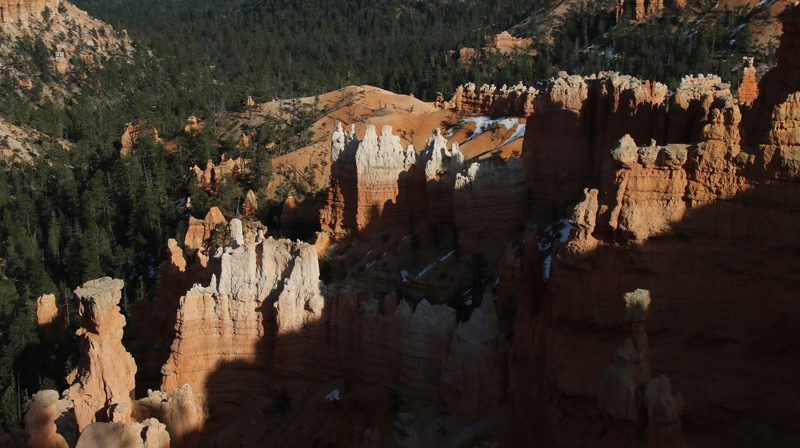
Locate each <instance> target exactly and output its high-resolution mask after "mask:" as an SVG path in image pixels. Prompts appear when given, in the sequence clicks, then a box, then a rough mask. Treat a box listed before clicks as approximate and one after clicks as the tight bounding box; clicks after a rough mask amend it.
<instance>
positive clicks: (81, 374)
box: [67, 277, 136, 432]
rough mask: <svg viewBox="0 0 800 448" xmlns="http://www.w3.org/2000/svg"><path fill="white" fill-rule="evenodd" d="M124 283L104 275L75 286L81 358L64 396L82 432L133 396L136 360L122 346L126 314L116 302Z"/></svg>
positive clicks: (104, 419)
mask: <svg viewBox="0 0 800 448" xmlns="http://www.w3.org/2000/svg"><path fill="white" fill-rule="evenodd" d="M123 285H124V283H123V282H122V280H112V279H111V278H108V277H106V278H102V279H98V280H92V281H90V282H87V283H85V284H84V285H83V286H82V287H80V288H78V289H76V290H75V295H76V296H77V297H78V299H79V300H80V311H79V313H80V315H81V329H80V330H78V334H79V335H80V337H81V341H80V349H81V359H80V361H79V362H78V366H77V367H76V368H75V370H73V371H72V373H70V374H69V376H68V377H67V382H68V383H69V384H70V385H71V386H70V388H69V391H68V395H67V398H68V399H70V400H72V402H73V403H74V406H75V417H76V419H77V422H78V430H79V431H81V432H82V431H83V430H84V429H85V428H86V427H87V426H88V425H89V424H91V423H93V422H95V421H108V418H109V417H108V415H109V410H110V409H111V408H112V407H113V406H115V405H117V404H120V403H125V402H129V401H131V400H132V398H133V389H134V387H135V378H134V377H135V375H136V364H135V363H134V361H133V357H132V356H131V355H130V353H128V352H127V351H126V350H125V347H123V346H122V328H123V327H124V326H125V317H124V316H123V315H122V314H120V308H119V306H118V305H117V304H118V303H119V300H120V299H121V298H122V287H123Z"/></svg>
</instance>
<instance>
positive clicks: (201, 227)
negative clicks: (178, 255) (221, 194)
mask: <svg viewBox="0 0 800 448" xmlns="http://www.w3.org/2000/svg"><path fill="white" fill-rule="evenodd" d="M220 223H222V224H227V223H228V221H227V220H226V219H225V217H224V216H222V212H220V211H219V209H218V208H217V207H211V210H209V211H208V213H207V214H206V217H205V219H203V220H200V219H195V218H194V217H189V229H188V230H186V236H185V237H184V239H183V250H184V252H186V255H189V256H191V255H194V254H195V253H196V252H197V251H202V252H206V250H205V246H206V242H207V241H208V240H209V239H210V238H211V236H212V235H213V233H214V229H215V228H216V226H217V224H220Z"/></svg>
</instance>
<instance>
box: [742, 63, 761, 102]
mask: <svg viewBox="0 0 800 448" xmlns="http://www.w3.org/2000/svg"><path fill="white" fill-rule="evenodd" d="M757 96H758V83H757V82H756V66H755V59H754V58H748V57H745V58H744V60H743V61H742V83H741V84H740V85H739V102H740V103H742V104H750V103H752V102H753V100H755V99H756V97H757Z"/></svg>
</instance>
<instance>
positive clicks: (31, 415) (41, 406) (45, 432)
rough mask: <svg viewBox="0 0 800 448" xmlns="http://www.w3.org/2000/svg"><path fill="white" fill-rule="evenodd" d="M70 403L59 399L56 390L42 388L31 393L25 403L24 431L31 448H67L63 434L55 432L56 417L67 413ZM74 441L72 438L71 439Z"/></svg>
mask: <svg viewBox="0 0 800 448" xmlns="http://www.w3.org/2000/svg"><path fill="white" fill-rule="evenodd" d="M70 404H71V403H69V402H68V401H67V400H59V397H58V392H56V391H54V390H43V391H40V392H38V393H35V394H33V396H32V397H31V399H30V400H29V401H28V402H27V403H26V404H25V432H26V433H27V434H28V446H29V447H32V448H39V447H41V448H67V447H68V446H69V445H68V444H67V441H66V439H65V438H64V436H62V435H61V434H59V433H58V432H57V430H58V426H57V425H56V419H58V418H60V417H61V415H62V414H63V413H67V412H69V411H68V408H69V407H70ZM73 442H74V440H73Z"/></svg>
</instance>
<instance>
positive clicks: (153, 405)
mask: <svg viewBox="0 0 800 448" xmlns="http://www.w3.org/2000/svg"><path fill="white" fill-rule="evenodd" d="M133 408H134V409H133V413H134V415H133V417H134V418H135V419H136V421H140V422H147V421H148V420H149V419H157V420H158V421H159V422H164V425H165V427H166V431H167V432H168V433H169V436H170V438H169V442H170V445H169V446H170V447H171V448H196V447H197V446H198V443H199V441H200V424H201V422H202V421H203V417H204V416H205V415H206V413H207V412H206V410H204V409H203V408H202V407H200V406H199V404H198V403H197V401H196V400H195V398H194V394H192V387H191V386H190V385H189V384H184V385H183V386H182V387H180V388H176V389H173V390H172V391H171V392H170V393H166V392H162V391H150V393H149V395H148V396H147V397H144V398H142V399H140V400H137V401H136V402H135V403H134V404H133Z"/></svg>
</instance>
